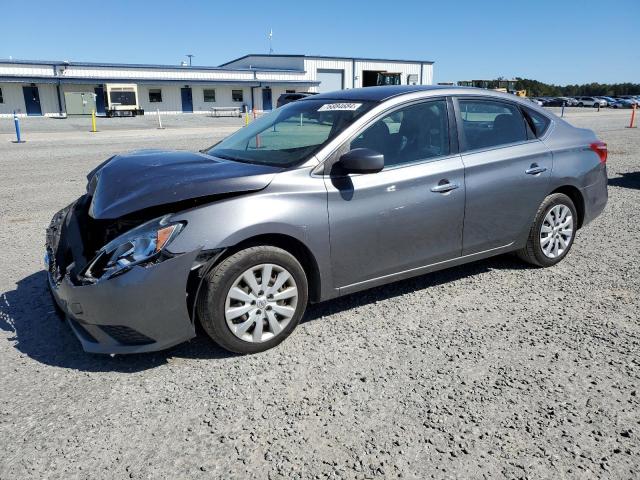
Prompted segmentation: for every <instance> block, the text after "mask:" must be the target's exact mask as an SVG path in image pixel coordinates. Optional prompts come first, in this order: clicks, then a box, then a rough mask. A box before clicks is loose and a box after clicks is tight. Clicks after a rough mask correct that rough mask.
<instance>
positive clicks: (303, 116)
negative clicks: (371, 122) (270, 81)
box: [206, 99, 374, 167]
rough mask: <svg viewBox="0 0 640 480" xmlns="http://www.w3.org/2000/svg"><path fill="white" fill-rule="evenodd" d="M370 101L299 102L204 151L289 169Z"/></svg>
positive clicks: (340, 128)
mask: <svg viewBox="0 0 640 480" xmlns="http://www.w3.org/2000/svg"><path fill="white" fill-rule="evenodd" d="M373 105H374V103H373V102H351V101H339V100H315V99H314V100H301V101H297V102H292V103H289V104H287V105H285V106H283V107H280V108H278V109H276V110H274V111H273V112H271V113H269V114H267V115H264V116H263V117H261V118H259V119H257V120H255V121H254V122H252V123H250V124H249V125H248V126H246V127H244V128H242V129H240V130H238V131H237V132H236V133H234V134H233V135H230V136H229V137H227V138H225V139H224V140H223V141H221V142H220V143H218V144H216V145H214V146H213V147H211V148H210V149H209V150H207V151H206V153H207V154H209V155H213V156H216V157H219V158H224V159H228V160H235V161H239V162H247V163H257V164H261V165H271V166H274V167H291V166H293V165H296V164H298V163H300V162H302V161H303V160H305V159H307V158H308V157H309V156H310V155H312V154H314V153H315V152H316V151H318V150H319V149H320V148H321V147H322V146H324V145H325V144H326V143H327V142H329V141H330V140H331V139H333V138H334V137H335V136H336V135H338V134H339V133H340V132H341V131H343V130H344V129H345V128H346V127H348V126H349V125H351V124H352V123H353V122H354V121H355V120H356V119H357V118H359V117H361V116H362V115H363V114H364V113H365V112H367V111H368V110H370V109H371V108H372V107H373Z"/></svg>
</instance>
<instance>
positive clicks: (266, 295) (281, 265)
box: [198, 246, 308, 354]
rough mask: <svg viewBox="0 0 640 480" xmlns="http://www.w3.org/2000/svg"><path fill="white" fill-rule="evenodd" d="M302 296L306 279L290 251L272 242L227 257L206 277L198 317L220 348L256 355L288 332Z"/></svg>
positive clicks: (297, 315)
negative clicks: (271, 243)
mask: <svg viewBox="0 0 640 480" xmlns="http://www.w3.org/2000/svg"><path fill="white" fill-rule="evenodd" d="M307 297H308V286H307V278H306V275H305V272H304V269H303V268H302V266H301V265H300V263H299V262H298V260H297V259H296V258H295V257H294V256H293V255H291V254H290V253H289V252H287V251H285V250H282V249H281V248H277V247H272V246H257V247H250V248H247V249H244V250H241V251H239V252H237V253H235V254H233V255H231V256H230V257H228V258H226V259H225V260H223V261H222V262H221V263H220V264H219V265H217V266H216V267H214V268H213V270H212V271H211V272H209V274H208V275H207V276H206V277H205V279H204V280H203V286H202V292H201V294H200V296H199V298H198V315H199V318H200V323H201V324H202V327H203V328H204V330H205V331H206V332H207V334H208V335H209V336H210V337H211V338H212V339H213V340H214V341H215V342H216V343H218V345H220V346H221V347H223V348H225V349H227V350H230V351H232V352H236V353H243V354H246V353H257V352H262V351H264V350H267V349H269V348H272V347H275V346H276V345H278V344H279V343H280V342H282V341H283V340H284V339H285V338H287V337H288V336H289V335H290V334H291V332H292V331H293V330H294V328H295V327H296V326H297V325H298V323H299V322H300V318H302V315H303V314H304V311H305V309H306V305H307Z"/></svg>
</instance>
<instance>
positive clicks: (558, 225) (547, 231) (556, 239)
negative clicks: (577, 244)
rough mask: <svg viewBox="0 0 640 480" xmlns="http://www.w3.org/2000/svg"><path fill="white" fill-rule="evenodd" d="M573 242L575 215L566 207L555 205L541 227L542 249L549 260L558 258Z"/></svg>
mask: <svg viewBox="0 0 640 480" xmlns="http://www.w3.org/2000/svg"><path fill="white" fill-rule="evenodd" d="M572 240H573V215H572V213H571V209H570V208H569V207H568V206H566V205H555V206H554V207H553V208H551V210H549V211H548V212H547V214H546V215H545V217H544V220H543V221H542V226H541V227H540V247H541V248H542V252H543V253H544V254H545V256H547V257H548V258H558V257H560V256H562V255H563V254H564V252H566V250H567V249H568V248H569V246H570V245H571V241H572Z"/></svg>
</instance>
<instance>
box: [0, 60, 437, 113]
mask: <svg viewBox="0 0 640 480" xmlns="http://www.w3.org/2000/svg"><path fill="white" fill-rule="evenodd" d="M432 80H433V62H431V61H405V60H384V59H369V58H344V57H320V56H306V55H246V56H244V57H241V58H238V59H235V60H232V61H230V62H227V63H225V64H223V65H221V66H219V67H200V66H193V67H185V66H171V65H132V64H107V63H86V62H55V61H19V60H0V116H9V115H12V114H13V112H16V113H17V114H18V115H21V116H23V115H45V116H59V115H65V114H66V112H67V108H66V107H67V106H66V105H65V94H66V93H72V92H75V93H87V94H95V95H96V97H95V98H96V110H97V111H98V114H100V113H101V109H102V110H104V101H103V100H102V98H103V97H104V92H105V85H107V84H110V85H111V84H118V83H120V84H135V85H137V88H138V102H139V105H140V108H141V109H143V110H144V111H145V112H146V113H147V114H149V113H151V114H154V113H156V111H158V110H159V111H160V112H161V113H207V112H210V111H211V109H212V108H218V107H240V108H243V107H245V106H246V108H248V109H250V110H251V109H253V108H255V109H256V110H258V111H262V110H271V109H272V108H274V107H275V103H276V100H277V98H278V97H279V96H280V94H282V93H285V92H306V91H312V92H318V91H319V92H326V91H331V90H338V89H344V88H357V87H361V86H371V85H376V84H403V85H405V84H422V85H430V84H431V83H432Z"/></svg>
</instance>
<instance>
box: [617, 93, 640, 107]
mask: <svg viewBox="0 0 640 480" xmlns="http://www.w3.org/2000/svg"><path fill="white" fill-rule="evenodd" d="M616 99H618V100H627V101H629V102H631V105H634V104H635V105H636V106H637V105H640V100H639V99H638V98H637V97H635V96H634V95H620V96H618V97H616Z"/></svg>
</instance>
